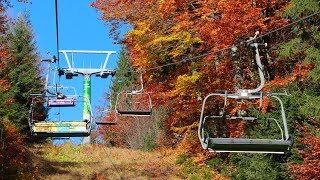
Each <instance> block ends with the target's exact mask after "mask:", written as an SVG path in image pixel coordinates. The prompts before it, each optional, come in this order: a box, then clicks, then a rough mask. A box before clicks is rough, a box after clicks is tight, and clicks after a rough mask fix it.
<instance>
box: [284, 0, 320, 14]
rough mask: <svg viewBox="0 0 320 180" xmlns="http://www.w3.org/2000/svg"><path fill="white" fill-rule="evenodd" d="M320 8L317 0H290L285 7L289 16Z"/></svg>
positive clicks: (311, 11)
mask: <svg viewBox="0 0 320 180" xmlns="http://www.w3.org/2000/svg"><path fill="white" fill-rule="evenodd" d="M319 10H320V3H319V1H318V0H291V1H290V3H289V5H288V6H287V8H286V14H287V15H289V16H298V17H299V16H303V15H305V14H310V13H314V12H317V11H319Z"/></svg>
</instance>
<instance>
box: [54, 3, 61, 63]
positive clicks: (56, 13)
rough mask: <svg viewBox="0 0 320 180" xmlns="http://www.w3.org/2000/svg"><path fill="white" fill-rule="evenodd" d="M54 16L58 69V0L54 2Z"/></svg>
mask: <svg viewBox="0 0 320 180" xmlns="http://www.w3.org/2000/svg"><path fill="white" fill-rule="evenodd" d="M55 15H56V46H57V56H58V57H57V58H58V59H57V60H58V68H60V62H59V60H60V55H59V17H58V0H55Z"/></svg>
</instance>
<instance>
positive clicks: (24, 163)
mask: <svg viewBox="0 0 320 180" xmlns="http://www.w3.org/2000/svg"><path fill="white" fill-rule="evenodd" d="M0 133H1V134H0V135H1V136H0V138H1V139H0V140H1V141H0V142H1V147H0V165H1V168H2V169H1V171H0V175H1V177H4V178H5V179H6V178H7V179H15V178H19V179H30V178H35V176H36V174H35V170H36V169H35V168H34V167H33V164H32V159H31V158H32V156H31V153H30V152H29V151H28V149H27V147H26V145H25V141H24V138H23V137H22V136H21V134H20V133H19V131H18V129H17V128H16V126H15V125H13V124H12V123H10V122H9V121H8V120H2V121H1V124H0Z"/></svg>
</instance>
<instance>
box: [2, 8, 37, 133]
mask: <svg viewBox="0 0 320 180" xmlns="http://www.w3.org/2000/svg"><path fill="white" fill-rule="evenodd" d="M6 42H7V46H8V50H9V52H10V54H11V55H10V57H9V58H8V59H7V65H6V72H8V78H7V79H8V81H9V82H10V84H11V87H10V89H9V90H8V96H9V97H10V98H9V99H10V103H7V104H5V106H6V109H7V113H6V116H7V117H8V119H9V120H11V121H13V122H14V123H15V124H16V125H17V126H18V127H19V128H20V129H25V128H26V127H27V124H28V120H27V117H28V111H29V104H30V98H29V95H30V94H31V93H39V92H41V89H42V86H43V85H42V80H41V77H40V73H41V72H40V69H39V67H40V64H39V62H40V61H39V55H38V52H37V49H36V43H35V41H34V36H33V31H32V26H31V22H30V20H29V15H28V13H27V12H25V13H23V14H20V15H19V17H18V19H17V21H16V22H15V23H14V24H13V25H11V26H9V32H8V35H7V36H6ZM2 113H3V112H2ZM2 115H3V114H2Z"/></svg>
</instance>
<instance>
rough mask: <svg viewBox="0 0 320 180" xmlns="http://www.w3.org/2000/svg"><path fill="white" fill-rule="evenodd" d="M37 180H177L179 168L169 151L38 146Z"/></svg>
mask: <svg viewBox="0 0 320 180" xmlns="http://www.w3.org/2000/svg"><path fill="white" fill-rule="evenodd" d="M31 150H32V151H33V153H34V158H33V159H34V160H33V161H34V163H35V166H36V167H37V174H38V178H40V179H151V178H152V179H176V178H178V176H177V172H179V167H177V166H176V165H175V160H174V156H172V153H168V152H162V153H160V152H143V151H139V150H129V149H122V148H107V147H103V146H99V145H88V146H72V145H70V144H65V145H62V146H58V147H57V146H51V145H37V146H34V147H33V148H31Z"/></svg>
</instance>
